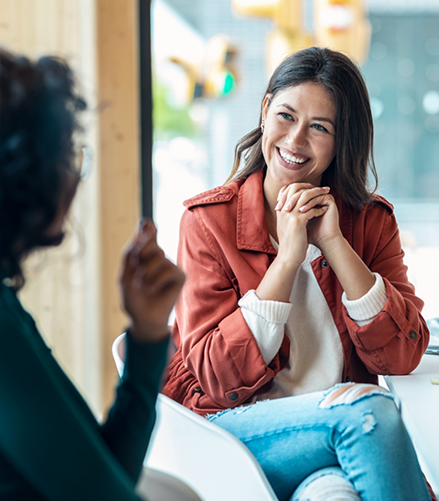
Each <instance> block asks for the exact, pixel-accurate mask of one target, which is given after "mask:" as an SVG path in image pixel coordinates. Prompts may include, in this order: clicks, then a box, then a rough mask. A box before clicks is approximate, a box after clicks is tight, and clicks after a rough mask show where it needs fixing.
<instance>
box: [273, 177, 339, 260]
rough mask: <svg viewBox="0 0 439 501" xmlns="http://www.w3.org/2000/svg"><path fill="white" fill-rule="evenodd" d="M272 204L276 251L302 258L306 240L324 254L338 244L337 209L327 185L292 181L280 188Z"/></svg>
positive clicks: (290, 256)
mask: <svg viewBox="0 0 439 501" xmlns="http://www.w3.org/2000/svg"><path fill="white" fill-rule="evenodd" d="M277 200H278V203H277V205H276V207H275V210H276V214H277V218H276V223H277V228H276V229H277V236H278V240H279V254H280V253H286V254H288V259H293V260H294V261H295V262H297V264H300V263H302V262H303V260H304V259H305V256H306V251H307V248H308V244H313V245H315V246H316V247H318V248H319V249H320V250H321V251H322V253H323V254H325V253H326V252H328V251H329V250H332V247H333V246H337V245H338V243H339V240H340V238H342V233H341V230H340V226H339V219H338V209H337V206H336V204H335V200H334V197H333V196H332V195H331V194H330V189H329V187H316V186H313V185H312V184H309V183H294V184H290V185H288V186H284V187H282V188H281V190H280V191H279V194H278V199H277Z"/></svg>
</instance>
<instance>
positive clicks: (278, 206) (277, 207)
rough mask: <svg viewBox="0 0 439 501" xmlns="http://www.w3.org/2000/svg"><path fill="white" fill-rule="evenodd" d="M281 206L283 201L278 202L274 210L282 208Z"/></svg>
mask: <svg viewBox="0 0 439 501" xmlns="http://www.w3.org/2000/svg"><path fill="white" fill-rule="evenodd" d="M280 206H281V203H280V202H278V203H277V204H276V207H275V208H274V210H279V209H280Z"/></svg>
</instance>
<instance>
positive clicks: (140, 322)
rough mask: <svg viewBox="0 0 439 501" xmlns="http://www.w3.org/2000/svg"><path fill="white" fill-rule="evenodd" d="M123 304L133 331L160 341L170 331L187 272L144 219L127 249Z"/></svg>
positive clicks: (122, 287) (138, 334)
mask: <svg viewBox="0 0 439 501" xmlns="http://www.w3.org/2000/svg"><path fill="white" fill-rule="evenodd" d="M120 283H121V289H122V299H123V306H124V308H125V310H126V312H127V313H128V315H129V316H130V317H131V321H132V327H131V328H130V333H131V335H132V336H133V337H134V338H135V339H138V340H143V341H159V340H161V339H163V338H164V337H166V336H167V335H168V327H167V326H168V319H169V315H170V313H171V311H172V308H173V306H174V304H175V301H176V300H177V297H178V294H179V292H180V290H181V288H182V286H183V283H184V274H183V272H182V271H181V270H180V269H179V268H177V266H176V265H175V264H173V263H172V262H171V261H169V259H167V258H166V256H165V254H164V252H163V250H162V249H161V248H160V247H159V246H158V245H157V230H156V228H155V226H154V223H153V222H152V221H151V220H145V221H144V222H143V223H142V225H141V227H140V230H139V233H138V235H137V236H136V238H135V239H134V240H133V242H131V244H130V245H129V246H128V249H127V250H126V252H125V255H124V259H123V265H122V273H121V278H120Z"/></svg>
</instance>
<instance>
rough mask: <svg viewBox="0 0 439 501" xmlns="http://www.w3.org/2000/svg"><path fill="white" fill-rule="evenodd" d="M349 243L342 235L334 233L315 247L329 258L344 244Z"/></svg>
mask: <svg viewBox="0 0 439 501" xmlns="http://www.w3.org/2000/svg"><path fill="white" fill-rule="evenodd" d="M345 245H349V244H348V242H347V240H346V239H345V238H344V236H343V235H342V234H341V233H340V235H336V236H334V237H329V238H327V239H324V240H322V241H321V242H319V243H318V245H317V247H318V248H319V249H320V250H321V252H322V254H323V255H324V256H325V257H326V259H328V260H330V259H331V256H332V255H334V254H335V253H338V252H340V250H341V249H342V248H343V247H344V246H345Z"/></svg>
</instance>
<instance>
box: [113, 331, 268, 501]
mask: <svg viewBox="0 0 439 501" xmlns="http://www.w3.org/2000/svg"><path fill="white" fill-rule="evenodd" d="M112 352H113V358H114V361H115V363H116V367H117V370H118V372H119V375H122V373H123V366H124V362H123V360H124V354H125V334H122V335H121V336H119V337H118V338H117V339H116V340H115V341H114V343H113V349H112ZM156 409H157V421H156V425H155V428H154V432H153V435H152V437H151V442H150V444H149V448H148V452H147V455H146V458H145V463H144V464H145V466H146V467H148V468H153V469H155V470H158V471H162V472H164V473H167V474H169V475H173V476H175V477H176V478H178V479H180V480H182V481H183V482H184V483H186V484H187V485H188V486H189V487H191V488H192V489H193V490H194V491H195V492H196V493H197V494H198V495H199V496H200V497H201V499H203V500H204V501H225V500H227V501H243V500H247V499H248V500H252V501H277V497H276V495H275V493H274V491H273V489H272V487H271V486H270V484H269V483H268V480H267V478H266V476H265V474H264V472H263V471H262V469H261V467H260V466H259V463H258V462H257V461H256V459H255V458H254V456H253V455H252V454H251V452H250V451H249V450H248V449H247V447H245V445H244V444H243V443H242V442H240V441H239V440H238V439H237V438H236V437H234V436H233V435H232V434H230V433H229V432H227V431H225V430H223V429H222V428H220V427H219V426H216V425H215V424H213V423H211V422H209V421H207V420H206V419H204V418H202V417H200V416H198V415H197V414H195V413H194V412H192V411H190V410H189V409H187V408H185V407H183V406H182V405H180V404H178V403H176V402H174V401H173V400H171V399H170V398H168V397H166V396H164V395H162V394H159V395H158V398H157V406H156Z"/></svg>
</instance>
